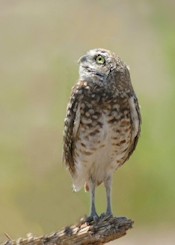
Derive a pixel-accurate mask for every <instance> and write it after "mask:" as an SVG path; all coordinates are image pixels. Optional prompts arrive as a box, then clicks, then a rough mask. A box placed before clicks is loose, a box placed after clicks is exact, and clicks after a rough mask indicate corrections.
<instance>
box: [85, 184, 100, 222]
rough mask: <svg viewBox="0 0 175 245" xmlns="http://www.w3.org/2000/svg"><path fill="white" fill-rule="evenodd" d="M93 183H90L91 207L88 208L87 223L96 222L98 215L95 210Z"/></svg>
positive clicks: (94, 185)
mask: <svg viewBox="0 0 175 245" xmlns="http://www.w3.org/2000/svg"><path fill="white" fill-rule="evenodd" d="M95 187H96V184H95V181H93V180H91V181H90V185H89V188H90V190H89V191H90V195H91V206H90V216H89V217H88V218H87V221H96V220H97V219H98V214H97V212H96V208H95Z"/></svg>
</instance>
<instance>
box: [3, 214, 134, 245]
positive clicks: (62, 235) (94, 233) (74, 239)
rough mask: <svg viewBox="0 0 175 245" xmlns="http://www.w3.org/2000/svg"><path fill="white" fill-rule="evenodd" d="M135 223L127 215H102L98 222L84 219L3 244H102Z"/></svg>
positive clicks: (122, 233) (124, 232)
mask: <svg viewBox="0 0 175 245" xmlns="http://www.w3.org/2000/svg"><path fill="white" fill-rule="evenodd" d="M133 223H134V222H133V221H132V220H130V219H127V218H125V217H120V218H116V217H105V216H101V217H100V219H99V220H98V221H96V222H91V223H87V222H85V220H82V221H80V223H79V224H76V225H72V226H67V227H65V228H64V229H63V230H61V231H58V232H55V233H53V234H50V235H45V236H41V237H34V236H33V235H32V234H28V235H27V238H19V239H18V240H17V241H13V240H10V239H9V240H8V241H6V242H5V243H4V244H3V245H101V244H105V243H107V242H109V241H112V240H115V239H118V238H120V237H122V236H124V235H125V234H126V231H127V230H128V229H130V228H132V225H133Z"/></svg>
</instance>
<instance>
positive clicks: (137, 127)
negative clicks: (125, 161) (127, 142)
mask: <svg viewBox="0 0 175 245" xmlns="http://www.w3.org/2000/svg"><path fill="white" fill-rule="evenodd" d="M129 106H130V112H131V123H132V144H131V147H130V149H129V154H128V158H129V157H130V156H131V154H132V153H133V151H134V150H135V148H136V145H137V142H138V139H139V136H140V131H141V121H142V119H141V114H140V107H139V104H138V100H137V98H136V96H135V95H134V96H131V97H130V98H129Z"/></svg>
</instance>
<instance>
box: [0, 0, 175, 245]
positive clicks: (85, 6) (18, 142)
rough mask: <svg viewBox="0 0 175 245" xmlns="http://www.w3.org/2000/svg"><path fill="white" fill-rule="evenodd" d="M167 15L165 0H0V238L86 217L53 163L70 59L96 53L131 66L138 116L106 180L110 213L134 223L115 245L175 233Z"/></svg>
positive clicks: (173, 56) (170, 11)
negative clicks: (135, 139) (137, 134)
mask: <svg viewBox="0 0 175 245" xmlns="http://www.w3.org/2000/svg"><path fill="white" fill-rule="evenodd" d="M174 10H175V1H173V0H172V1H171V0H166V1H165V0H164V1H161V0H160V1H158V0H154V1H152V0H148V1H143V0H133V1H129V0H124V1H122V0H108V1H107V0H96V1H92V0H89V1H87V0H86V1H85V0H76V1H75V0H74V1H71V0H67V1H64V0H59V1H58V0H57V1H56V0H50V1H49V0H37V1H36V0H30V1H26V0H13V1H10V0H0V132H1V133H0V194H1V197H0V241H4V240H6V238H5V235H4V232H6V233H8V234H9V235H10V236H11V237H12V238H13V239H15V238H18V237H19V236H25V234H26V233H28V232H32V233H33V234H35V235H41V234H44V233H49V232H52V231H55V230H57V229H60V228H61V227H63V226H64V225H68V224H72V223H74V222H76V221H77V220H78V219H79V218H80V217H82V216H83V215H85V214H87V213H88V212H89V194H88V193H84V191H81V192H79V193H73V192H72V188H71V178H70V176H69V174H68V172H67V171H66V170H65V168H64V166H63V164H62V131H63V120H64V117H65V112H66V105H67V102H68V99H69V96H70V91H71V87H72V86H73V84H75V82H76V80H77V79H78V64H77V60H78V58H79V57H80V56H81V55H83V54H84V53H85V52H86V51H87V50H89V49H92V48H96V47H103V48H106V49H110V50H112V51H114V52H116V53H117V54H118V55H119V56H121V57H122V59H123V60H124V61H125V62H126V63H127V64H128V65H129V66H130V69H131V77H132V82H133V85H134V88H135V90H136V92H137V95H138V97H139V100H140V104H141V108H142V117H143V125H142V135H141V139H140V142H139V145H138V147H137V150H136V152H135V154H134V155H133V156H132V157H131V159H130V160H129V162H128V163H127V164H125V166H124V167H123V168H121V169H120V170H119V171H118V172H117V173H116V174H115V175H114V180H113V210H114V213H115V214H116V215H118V216H128V217H130V218H132V219H134V220H135V228H134V230H132V231H131V232H129V234H128V236H127V237H126V238H124V239H123V240H122V239H121V240H119V241H118V243H117V244H128V243H127V241H130V243H129V244H136V241H137V240H138V236H141V234H143V237H142V236H141V238H140V239H141V240H140V241H141V242H142V244H151V243H148V240H146V241H145V234H146V232H147V231H148V230H150V231H152V232H153V236H154V239H157V238H158V237H159V238H160V234H159V233H161V231H162V230H164V232H165V230H169V231H170V230H173V229H174V228H175V225H174V224H175V157H174V155H175V140H174V138H175V99H174V96H175V83H174V77H175V15H174ZM105 207H106V201H105V193H104V188H103V186H101V187H99V188H98V191H97V208H98V211H99V213H100V212H103V211H104V210H105ZM154 231H155V232H154ZM159 231H160V232H159ZM156 232H157V233H156ZM155 234H157V235H155ZM164 236H165V235H164ZM149 237H150V236H149ZM156 237H157V238H156ZM127 239H128V240H127ZM132 239H133V240H132ZM131 241H133V243H132V242H131ZM144 241H145V242H146V243H144ZM150 241H153V237H152V239H151V240H150ZM141 242H140V243H141ZM152 244H156V243H152ZM159 244H162V243H159ZM166 244H171V243H170V242H169V243H166ZM172 244H175V243H172Z"/></svg>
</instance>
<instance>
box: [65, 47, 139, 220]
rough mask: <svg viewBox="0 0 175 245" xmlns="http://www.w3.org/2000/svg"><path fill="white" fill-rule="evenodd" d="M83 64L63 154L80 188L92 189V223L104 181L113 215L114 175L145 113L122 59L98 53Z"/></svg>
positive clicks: (135, 139) (131, 146)
mask: <svg viewBox="0 0 175 245" xmlns="http://www.w3.org/2000/svg"><path fill="white" fill-rule="evenodd" d="M79 64H80V69H79V75H80V77H79V80H78V82H77V83H76V85H75V86H74V88H73V90H72V94H71V98H70V102H69V104H68V107H67V115H66V118H65V123H64V125H65V126H64V149H63V156H64V161H65V164H66V166H67V167H68V169H69V171H70V173H71V176H72V179H73V188H74V190H75V191H79V190H80V189H81V188H82V187H83V186H85V189H86V190H90V192H91V213H90V219H96V218H97V217H98V215H97V212H96V208H95V188H96V186H98V185H100V184H101V183H104V185H105V188H106V195H107V210H106V214H107V215H112V208H111V181H112V175H113V173H114V172H115V170H117V168H118V167H120V166H121V165H122V164H124V163H125V161H126V160H128V159H129V157H130V156H131V154H132V153H133V151H134V149H135V147H136V145H137V142H138V138H139V135H140V125H141V115H140V109H139V104H138V100H137V97H136V95H135V92H134V90H133V87H132V84H131V79H130V73H129V69H128V67H127V66H126V64H125V63H124V62H123V61H122V60H121V59H120V58H119V57H118V56H117V55H115V54H114V53H111V52H110V51H108V50H104V49H93V50H90V51H89V52H88V53H87V54H86V55H84V56H82V57H81V58H80V60H79Z"/></svg>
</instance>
